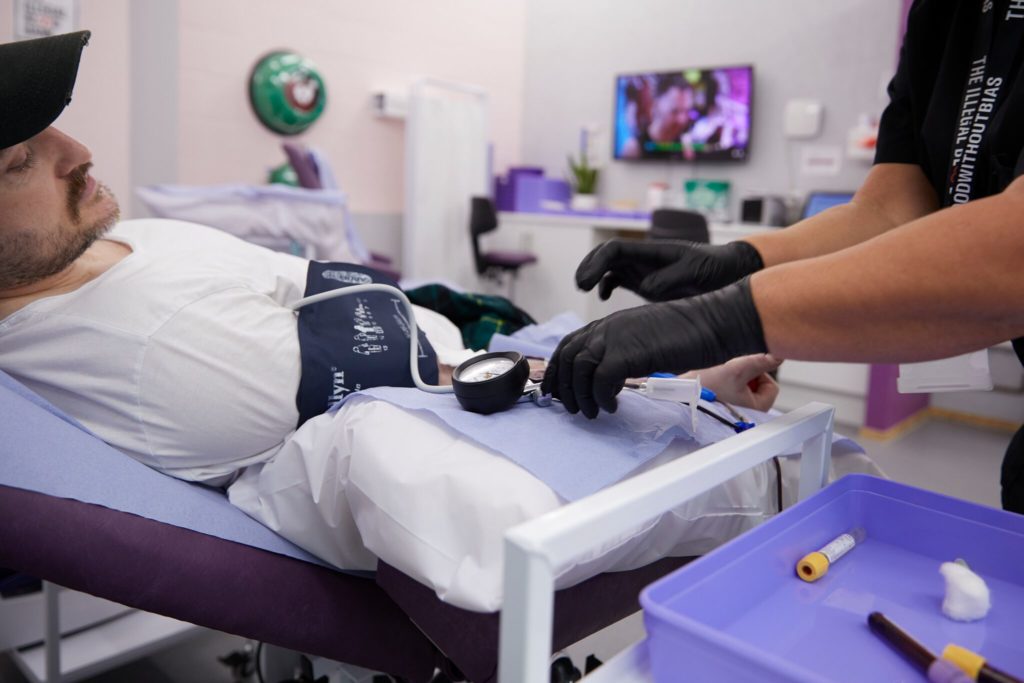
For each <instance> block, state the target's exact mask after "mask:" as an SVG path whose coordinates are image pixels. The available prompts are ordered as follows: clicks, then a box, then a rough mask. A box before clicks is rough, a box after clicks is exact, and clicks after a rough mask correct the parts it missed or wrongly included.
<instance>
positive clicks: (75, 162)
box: [41, 126, 92, 178]
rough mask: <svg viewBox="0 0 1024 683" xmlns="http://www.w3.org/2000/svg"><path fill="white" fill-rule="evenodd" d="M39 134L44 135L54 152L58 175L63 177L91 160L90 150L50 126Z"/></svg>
mask: <svg viewBox="0 0 1024 683" xmlns="http://www.w3.org/2000/svg"><path fill="white" fill-rule="evenodd" d="M41 136H45V137H46V142H47V145H49V146H50V147H51V148H52V150H53V152H54V158H55V160H56V164H55V171H56V173H57V175H58V176H59V177H62V178H63V177H64V176H66V175H68V174H69V173H71V172H72V171H74V170H75V169H76V168H78V167H79V166H81V165H82V164H86V163H89V162H90V161H92V152H90V151H89V148H88V147H86V146H85V145H83V144H82V143H81V142H79V141H78V140H76V139H74V138H73V137H71V136H70V135H67V134H66V133H63V132H61V131H59V130H57V129H56V128H54V127H52V126H51V127H49V128H47V129H46V130H45V131H43V133H41Z"/></svg>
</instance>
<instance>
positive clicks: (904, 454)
mask: <svg viewBox="0 0 1024 683" xmlns="http://www.w3.org/2000/svg"><path fill="white" fill-rule="evenodd" d="M839 431H847V432H849V430H843V429H842V427H840V429H839ZM1010 436H1011V435H1010V434H1009V433H1008V432H1002V431H994V430H989V429H984V428H979V427H974V426H970V425H965V424H960V423H954V422H941V421H931V422H927V423H925V424H923V425H921V426H920V427H918V428H917V429H915V430H914V431H912V432H910V433H908V434H906V435H904V436H902V437H901V438H899V439H895V440H891V441H872V440H870V439H859V441H860V443H861V445H863V446H864V448H865V449H866V450H867V452H868V454H869V455H870V456H871V457H872V458H874V460H875V461H876V462H877V463H878V465H879V466H880V467H881V468H882V469H883V470H884V471H885V472H886V474H888V475H889V477H891V478H892V479H895V480H896V481H900V482H904V483H907V484H913V485H915V486H920V487H922V488H926V489H932V490H934V491H938V492H940V493H945V494H948V495H951V496H955V497H957V498H963V499H965V500H970V501H974V502H976V503H980V504H983V505H990V506H993V507H999V467H1000V463H1001V461H1002V457H1003V451H1004V450H1005V448H1006V444H1007V443H1008V442H1009V440H1010ZM642 635H643V624H642V622H641V620H640V616H639V615H633V616H632V617H629V618H627V619H624V620H623V621H621V622H619V623H618V624H614V625H612V626H611V627H609V628H607V629H605V630H604V631H602V632H600V633H597V634H595V635H594V636H591V637H590V638H588V639H586V640H584V641H581V642H580V643H578V644H576V645H575V646H573V647H571V648H569V650H568V654H569V655H570V656H571V657H572V658H573V661H574V662H576V663H577V666H580V665H581V664H582V662H583V660H584V659H585V657H586V655H587V654H591V653H593V654H596V655H597V656H598V657H599V658H607V657H609V656H611V655H613V654H614V653H615V652H617V651H619V650H621V649H622V648H623V647H624V646H625V645H627V644H629V643H631V642H634V641H636V640H638V639H639V638H640V637H642ZM244 644H245V641H244V640H243V639H241V638H237V637H234V636H229V635H226V634H223V633H216V632H212V631H207V632H201V633H200V634H199V635H197V636H196V637H195V638H193V639H191V640H189V641H187V642H185V643H182V644H179V645H178V646H176V647H173V648H170V649H167V650H165V651H163V652H161V653H159V654H157V655H155V656H152V657H149V658H146V659H142V660H139V661H137V662H134V663H132V664H129V665H126V666H123V667H121V668H119V669H115V670H113V671H110V672H107V673H104V674H101V675H98V676H95V677H93V678H90V679H88V680H87V681H85V682H84V683H197V682H202V683H232V681H233V680H234V679H233V678H232V676H231V674H230V671H229V670H228V668H227V667H225V666H224V665H222V664H220V663H219V662H218V661H217V657H218V656H223V655H226V654H228V653H229V652H231V651H233V650H238V649H240V648H242V647H243V645H244ZM24 682H25V679H24V678H23V677H22V676H21V674H20V672H19V671H18V670H17V669H16V667H15V666H14V665H13V664H12V663H11V662H10V660H9V659H8V658H7V657H6V655H0V683H24ZM267 683H279V682H278V681H273V682H271V681H267Z"/></svg>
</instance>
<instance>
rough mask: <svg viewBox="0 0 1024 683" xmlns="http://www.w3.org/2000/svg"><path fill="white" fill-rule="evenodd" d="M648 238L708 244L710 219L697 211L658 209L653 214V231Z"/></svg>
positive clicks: (651, 230) (648, 234)
mask: <svg viewBox="0 0 1024 683" xmlns="http://www.w3.org/2000/svg"><path fill="white" fill-rule="evenodd" d="M647 238H648V239H652V240H687V241H689V242H704V243H707V242H709V241H710V237H709V236H708V219H707V218H705V217H704V214H702V213H697V212H696V211H684V210H683V209H656V210H655V211H654V213H652V214H651V229H650V231H649V232H648V233H647Z"/></svg>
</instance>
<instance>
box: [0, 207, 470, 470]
mask: <svg viewBox="0 0 1024 683" xmlns="http://www.w3.org/2000/svg"><path fill="white" fill-rule="evenodd" d="M110 239H114V240H118V241H121V242H123V243H125V244H127V245H128V246H129V247H130V248H131V250H132V253H131V254H130V255H128V256H127V257H125V258H124V259H123V260H122V261H120V262H119V263H117V264H116V265H114V266H113V267H112V268H110V269H109V270H108V271H107V272H105V273H103V274H102V275H101V276H99V277H98V278H96V279H94V280H92V281H90V282H88V283H87V284H85V285H83V286H82V287H80V288H79V289H77V290H75V291H73V292H69V293H67V294H61V295H58V296H52V297H46V298H42V299H38V300H36V301H34V302H32V303H31V304H29V305H27V306H25V307H24V308H22V309H20V310H18V311H16V312H15V313H13V314H11V315H10V316H8V317H7V318H5V319H3V320H0V368H2V369H3V370H5V371H6V372H7V373H9V374H10V375H12V376H13V377H15V378H16V379H18V380H19V381H21V382H23V383H24V384H25V385H27V386H28V387H29V388H31V389H32V390H34V391H36V392H37V393H39V394H40V395H42V396H43V397H45V398H47V399H48V400H49V401H51V402H52V403H54V404H55V405H57V406H58V407H60V408H61V409H63V410H64V411H66V412H67V413H69V414H70V415H72V416H73V417H75V418H76V419H78V420H79V421H80V422H81V423H82V424H84V425H85V426H86V427H88V428H89V429H90V430H92V431H93V432H95V433H96V435H97V436H99V437H100V438H101V439H103V440H104V441H106V442H107V443H109V444H111V445H112V446H114V447H115V448H118V449H119V450H121V451H123V452H125V453H127V454H128V455H130V456H132V457H134V458H136V459H138V460H140V461H142V462H143V463H145V464H147V465H150V466H151V467H154V468H156V469H159V470H161V471H164V472H167V473H168V474H171V475H173V476H176V477H179V478H182V479H187V480H192V481H203V482H206V483H210V484H214V485H219V484H224V483H226V482H227V481H229V480H230V478H231V476H232V475H234V474H235V472H236V471H237V470H239V469H240V468H242V467H245V466H247V465H251V464H254V463H258V462H262V461H265V460H267V459H268V458H270V457H271V456H273V455H274V453H276V452H277V450H278V449H279V448H280V447H281V444H282V443H283V442H284V440H285V439H286V438H287V437H288V436H289V435H290V434H291V433H292V432H293V431H294V429H295V425H296V423H297V421H298V410H297V408H296V405H295V395H296V391H297V390H298V386H299V379H300V375H301V358H300V352H299V342H298V332H297V323H296V316H295V314H294V313H293V312H292V311H291V310H290V309H289V308H288V305H289V304H291V303H293V302H295V301H296V300H298V299H300V298H301V297H302V294H303V291H304V289H305V284H306V270H307V261H306V260H305V259H302V258H298V257H295V256H291V255H288V254H284V253H279V252H275V251H271V250H269V249H264V248H263V247H259V246H256V245H253V244H250V243H248V242H244V241H242V240H239V239H237V238H235V237H232V236H231V235H228V234H227V233H224V232H221V231H218V230H215V229H213V228H209V227H206V226H202V225H197V224H193V223H185V222H181V221H173V220H160V219H143V220H133V221H125V222H123V223H121V224H119V225H118V226H117V227H116V228H115V230H114V231H113V232H112V233H111V234H110ZM416 320H417V322H418V323H420V325H421V326H422V327H423V328H424V331H425V332H426V333H427V335H428V337H429V338H430V340H431V343H432V344H436V346H437V347H438V352H439V357H440V358H441V359H442V360H443V361H445V362H455V361H457V360H458V359H459V358H460V349H461V340H460V338H459V335H458V330H457V329H455V327H454V325H452V324H451V323H450V322H449V321H447V319H445V318H443V316H440V315H439V314H436V313H434V312H432V311H428V310H426V309H420V308H417V310H416ZM454 344H457V345H458V347H459V348H453V345H454ZM461 353H462V354H465V352H464V351H462V352H461Z"/></svg>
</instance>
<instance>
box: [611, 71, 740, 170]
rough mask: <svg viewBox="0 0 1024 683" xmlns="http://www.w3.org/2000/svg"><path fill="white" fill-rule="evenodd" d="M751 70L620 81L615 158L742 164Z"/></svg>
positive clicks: (667, 74) (645, 75)
mask: <svg viewBox="0 0 1024 683" xmlns="http://www.w3.org/2000/svg"><path fill="white" fill-rule="evenodd" d="M753 76H754V69H753V67H752V66H730V67H721V68H713V69H685V70H682V71H665V72H660V73H642V74H629V75H625V76H619V77H618V78H617V80H616V86H615V158H616V159H683V160H687V161H700V160H709V161H743V160H745V159H746V158H747V153H748V150H749V147H750V105H751V94H752V91H753V80H754V79H753Z"/></svg>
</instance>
